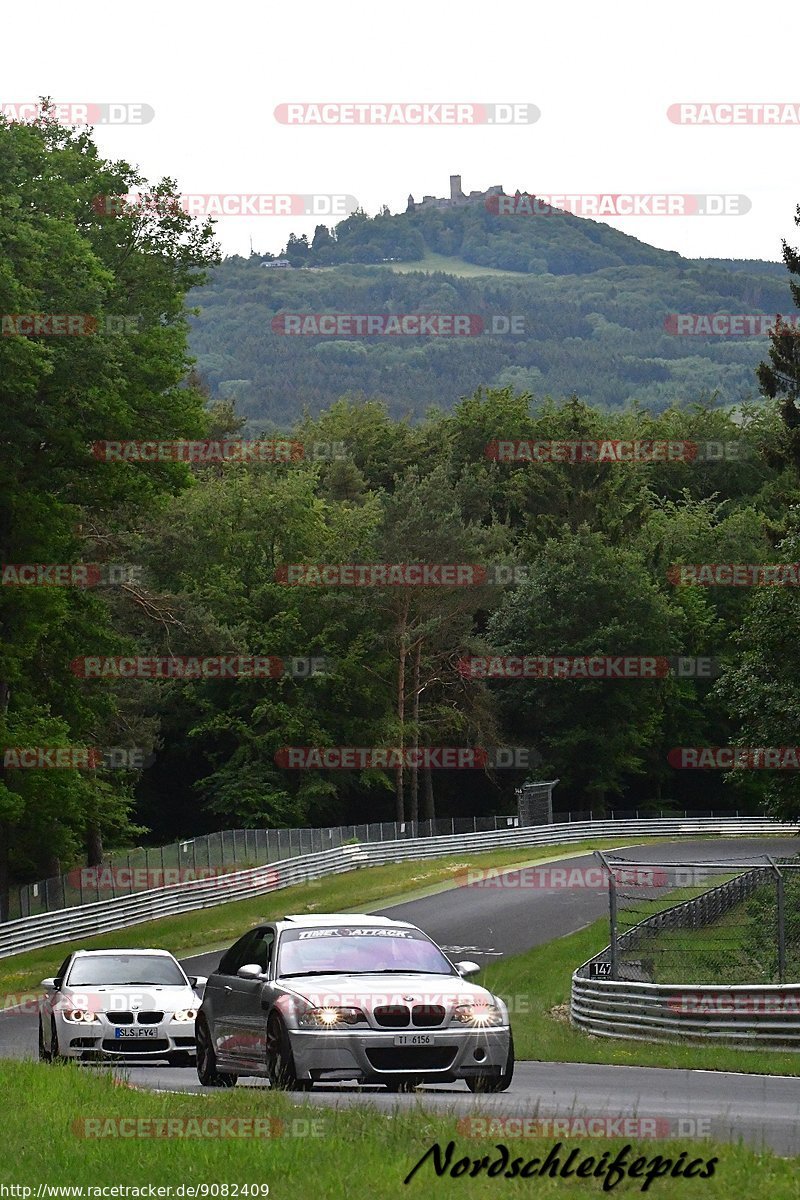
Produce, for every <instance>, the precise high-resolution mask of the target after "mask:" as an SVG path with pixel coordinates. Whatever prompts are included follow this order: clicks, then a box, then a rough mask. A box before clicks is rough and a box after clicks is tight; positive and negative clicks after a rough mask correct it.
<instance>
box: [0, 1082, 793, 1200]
mask: <svg viewBox="0 0 800 1200" xmlns="http://www.w3.org/2000/svg"><path fill="white" fill-rule="evenodd" d="M0 1090H2V1094H3V1095H5V1096H6V1097H8V1098H9V1099H11V1098H13V1103H8V1104H7V1105H6V1106H5V1112H4V1119H3V1149H4V1154H3V1156H2V1160H0V1182H3V1183H5V1184H13V1185H16V1186H17V1188H19V1187H20V1186H22V1187H27V1188H31V1189H32V1191H31V1192H29V1193H28V1196H31V1195H32V1196H34V1197H35V1196H36V1188H37V1186H38V1185H40V1184H49V1185H51V1186H55V1187H58V1186H59V1185H61V1186H70V1185H72V1186H81V1185H82V1186H83V1187H84V1188H89V1187H92V1188H99V1189H101V1188H103V1187H109V1186H114V1185H120V1184H121V1185H123V1186H124V1187H128V1188H132V1189H135V1188H143V1189H144V1191H143V1192H138V1193H137V1192H135V1191H130V1192H128V1193H127V1195H129V1196H132V1195H137V1194H138V1195H144V1196H147V1195H148V1190H147V1189H148V1185H153V1186H155V1187H165V1188H166V1187H169V1188H171V1194H172V1196H173V1197H175V1196H177V1195H181V1194H182V1195H191V1192H189V1191H188V1190H186V1189H188V1188H192V1187H198V1185H207V1186H208V1187H209V1191H208V1192H207V1193H206V1195H212V1192H211V1190H210V1186H211V1185H214V1184H216V1185H228V1189H229V1190H228V1191H227V1192H225V1191H224V1190H222V1187H220V1190H218V1191H217V1192H216V1193H215V1194H216V1195H218V1196H222V1197H225V1196H226V1195H227V1196H229V1197H232V1196H234V1195H236V1194H237V1193H235V1192H234V1190H233V1189H234V1187H235V1186H236V1185H238V1187H239V1189H240V1190H239V1191H238V1195H239V1196H243V1195H247V1194H248V1193H247V1192H243V1191H242V1190H241V1189H242V1186H243V1185H247V1186H248V1187H257V1188H258V1189H259V1190H258V1191H252V1192H250V1193H249V1195H250V1196H252V1195H257V1196H260V1195H262V1194H263V1193H262V1192H261V1190H260V1189H261V1188H262V1187H263V1185H265V1184H266V1185H268V1186H269V1189H270V1195H271V1196H272V1197H274V1198H275V1200H309V1198H311V1197H313V1198H314V1200H341V1197H342V1195H347V1197H348V1200H373V1198H374V1197H375V1196H380V1197H386V1198H389V1200H394V1198H395V1197H401V1196H404V1197H406V1196H407V1197H412V1198H413V1197H416V1196H426V1195H427V1196H430V1195H431V1194H433V1195H434V1196H443V1197H449V1196H454V1197H464V1196H468V1197H490V1196H491V1197H497V1196H502V1195H514V1196H517V1195H520V1194H524V1195H534V1194H535V1195H536V1196H537V1197H538V1196H545V1197H555V1196H563V1195H564V1189H565V1186H568V1187H569V1194H570V1195H589V1194H591V1195H593V1196H597V1195H598V1194H602V1182H601V1180H600V1179H594V1178H576V1177H575V1176H574V1175H573V1177H572V1178H571V1179H569V1180H565V1179H563V1178H559V1177H558V1176H556V1178H550V1177H549V1176H548V1175H545V1176H544V1177H543V1178H540V1177H538V1174H533V1172H531V1175H530V1177H529V1178H527V1179H524V1180H520V1179H519V1178H517V1179H516V1180H512V1181H510V1182H511V1188H510V1189H509V1188H508V1186H506V1187H503V1184H504V1183H505V1184H506V1185H507V1184H508V1183H509V1180H507V1179H506V1178H504V1177H503V1176H502V1175H500V1176H498V1175H495V1176H494V1177H493V1178H490V1177H488V1176H487V1173H486V1166H484V1170H483V1171H482V1172H481V1173H480V1174H479V1175H476V1176H475V1177H470V1173H469V1172H470V1170H471V1166H472V1164H471V1162H470V1163H468V1164H467V1166H466V1167H463V1168H462V1173H461V1174H460V1175H459V1176H458V1177H455V1178H454V1177H453V1176H452V1175H451V1174H450V1173H449V1172H448V1173H447V1174H444V1175H443V1176H442V1177H440V1178H437V1175H436V1173H435V1171H434V1169H433V1167H432V1161H431V1159H430V1158H429V1159H428V1160H427V1162H426V1163H425V1164H424V1165H423V1166H422V1167H420V1168H419V1170H417V1172H416V1173H415V1174H414V1176H413V1178H412V1179H411V1180H410V1182H409V1184H408V1185H407V1186H406V1185H404V1183H403V1180H404V1179H405V1178H406V1176H407V1175H408V1174H409V1172H411V1171H412V1170H413V1168H414V1167H415V1165H416V1164H417V1163H418V1162H419V1160H420V1159H421V1158H422V1157H423V1155H425V1153H426V1152H427V1151H428V1150H429V1148H430V1147H431V1146H432V1145H433V1144H434V1143H436V1142H438V1143H439V1145H440V1146H441V1147H442V1150H443V1152H444V1151H446V1148H447V1145H448V1143H449V1142H451V1141H452V1142H454V1151H453V1154H452V1158H451V1160H450V1161H451V1164H455V1163H457V1162H458V1160H459V1159H461V1158H462V1157H466V1158H468V1159H470V1160H480V1159H481V1158H483V1156H484V1155H486V1156H488V1159H487V1163H488V1164H491V1163H492V1162H494V1161H496V1160H497V1159H498V1154H499V1151H498V1149H497V1147H498V1143H500V1144H503V1145H506V1146H507V1147H508V1150H509V1152H510V1158H511V1159H512V1160H513V1159H515V1158H520V1159H521V1160H522V1164H524V1163H527V1162H528V1161H529V1160H531V1159H533V1158H538V1159H539V1160H540V1163H539V1164H536V1165H537V1167H538V1166H539V1165H540V1164H541V1162H542V1161H543V1160H544V1159H545V1157H546V1156H547V1154H548V1152H549V1151H551V1149H552V1148H553V1146H554V1145H555V1142H554V1140H552V1139H543V1138H535V1139H534V1138H525V1139H524V1140H523V1139H515V1138H504V1137H502V1136H501V1137H499V1138H498V1137H497V1136H493V1137H488V1138H480V1139H477V1138H474V1137H469V1136H466V1135H465V1132H464V1130H463V1127H462V1128H459V1125H458V1118H457V1117H455V1116H452V1115H451V1116H444V1115H439V1114H437V1115H435V1116H434V1115H432V1114H430V1113H429V1112H425V1111H423V1110H422V1109H421V1108H420V1107H419V1106H413V1107H410V1108H400V1107H399V1106H398V1107H396V1108H395V1109H394V1110H393V1112H392V1113H386V1112H379V1111H377V1110H376V1109H375V1108H374V1107H372V1106H363V1107H362V1106H360V1105H359V1106H357V1107H352V1108H346V1109H339V1110H335V1111H334V1110H332V1109H325V1108H318V1107H317V1106H316V1105H315V1106H311V1105H305V1106H301V1107H294V1106H293V1105H292V1104H291V1101H290V1100H289V1098H288V1097H287V1096H285V1095H281V1094H280V1093H277V1094H276V1093H273V1092H271V1091H269V1090H265V1089H254V1088H237V1089H235V1090H233V1091H229V1092H223V1093H220V1092H215V1093H206V1094H203V1095H199V1094H186V1093H184V1094H177V1093H164V1092H161V1093H154V1092H144V1091H138V1090H134V1089H130V1088H126V1087H119V1086H115V1085H114V1083H113V1081H112V1079H111V1077H110V1075H108V1074H106V1073H105V1072H102V1073H100V1074H97V1073H95V1072H89V1071H85V1070H81V1069H80V1068H76V1067H74V1066H71V1065H69V1066H64V1067H47V1066H44V1065H40V1064H38V1063H7V1062H4V1063H0ZM472 1111H473V1113H479V1112H480V1097H476V1098H475V1104H474V1108H473V1110H472ZM215 1118H217V1119H219V1118H222V1119H228V1120H230V1119H232V1118H241V1119H243V1120H244V1121H249V1122H255V1121H256V1120H258V1121H260V1122H262V1125H261V1126H260V1128H262V1129H263V1128H264V1127H265V1126H266V1125H267V1122H268V1121H275V1122H282V1123H283V1128H282V1130H281V1129H280V1128H279V1127H277V1126H272V1125H270V1126H268V1128H270V1130H271V1131H272V1132H273V1133H274V1135H275V1136H272V1137H270V1138H269V1140H268V1141H267V1142H265V1139H264V1137H263V1136H261V1137H253V1136H249V1137H247V1136H245V1137H237V1138H235V1139H234V1138H232V1137H231V1136H228V1137H219V1136H216V1137H215V1136H209V1135H206V1136H197V1133H200V1134H202V1132H203V1130H204V1129H205V1130H213V1129H214V1126H213V1124H211V1122H213V1121H214V1119H215ZM120 1119H121V1120H122V1121H123V1122H127V1124H125V1123H123V1124H122V1125H120V1124H119V1123H118V1121H119V1120H120ZM164 1119H167V1120H172V1121H176V1120H178V1121H180V1120H181V1119H184V1120H189V1121H193V1122H194V1125H193V1126H188V1127H186V1126H183V1127H182V1128H183V1129H184V1130H186V1132H185V1133H184V1135H183V1136H180V1135H178V1134H177V1132H175V1131H176V1126H175V1125H173V1126H172V1127H171V1128H172V1130H173V1133H172V1135H168V1136H164V1134H163V1133H162V1135H161V1136H155V1137H154V1136H153V1133H152V1131H153V1130H154V1129H155V1128H157V1127H156V1126H154V1125H153V1124H152V1122H153V1121H154V1120H155V1121H157V1120H164ZM87 1121H89V1122H92V1121H94V1124H93V1125H92V1124H89V1125H87V1124H86V1123H85V1122H87ZM134 1121H135V1122H137V1124H136V1125H134V1124H133V1123H132V1122H134ZM146 1121H150V1122H151V1123H150V1125H149V1129H150V1131H151V1132H150V1136H149V1137H148V1138H147V1140H144V1139H143V1137H142V1136H130V1131H131V1130H133V1131H139V1130H141V1129H142V1128H145V1129H147V1128H148V1126H142V1125H140V1124H138V1123H139V1122H146ZM202 1121H205V1122H206V1124H205V1126H203V1125H201V1124H200V1122H202ZM315 1122H316V1124H314V1123H315ZM251 1127H252V1128H255V1125H254V1124H253V1125H252V1126H251ZM169 1128H170V1127H169V1126H167V1127H166V1129H169ZM190 1128H193V1129H194V1130H196V1131H197V1133H195V1136H188V1129H190ZM228 1128H229V1129H230V1128H231V1127H230V1126H229V1127H228ZM312 1130H313V1132H314V1134H315V1136H309V1133H310V1132H311V1131H312ZM87 1131H91V1132H93V1133H95V1134H96V1133H101V1134H104V1136H90V1137H86V1136H85V1134H86V1132H87ZM125 1131H128V1132H127V1133H126V1132H125ZM120 1134H124V1136H120ZM625 1144H626V1143H624V1142H623V1141H621V1140H619V1139H613V1140H612V1139H603V1140H602V1141H600V1140H598V1139H590V1138H580V1139H571V1140H568V1141H564V1142H563V1143H562V1144H561V1146H562V1148H561V1149H560V1150H559V1151H556V1153H557V1154H558V1155H559V1160H560V1162H559V1166H563V1163H564V1159H565V1158H566V1157H567V1156H568V1154H569V1153H570V1151H572V1150H575V1151H577V1156H576V1158H575V1159H574V1160H573V1170H574V1169H575V1166H576V1165H578V1164H579V1163H580V1162H582V1161H583V1160H584V1159H585V1158H586V1157H587V1156H592V1157H593V1158H594V1164H593V1168H596V1166H598V1165H599V1163H598V1160H600V1159H601V1156H602V1155H603V1153H605V1152H607V1153H608V1159H606V1162H608V1161H609V1160H610V1159H613V1157H614V1156H615V1155H616V1153H617V1151H618V1150H620V1149H622V1147H623V1145H625ZM628 1145H629V1149H628V1162H629V1163H630V1162H631V1161H632V1160H633V1159H635V1158H637V1157H639V1156H642V1158H644V1159H646V1160H647V1165H646V1166H644V1167H643V1168H640V1170H644V1171H645V1172H647V1171H648V1169H649V1166H650V1164H651V1163H652V1160H653V1159H654V1158H655V1157H656V1156H657V1155H658V1156H661V1159H662V1160H670V1168H671V1167H672V1166H673V1164H674V1165H675V1166H677V1164H678V1163H680V1164H681V1166H684V1167H685V1166H686V1165H688V1163H689V1161H690V1160H692V1159H701V1160H703V1162H704V1163H709V1162H710V1160H711V1159H715V1160H716V1161H715V1163H714V1168H713V1171H714V1173H713V1175H712V1177H711V1178H704V1179H702V1180H700V1181H698V1180H697V1179H690V1180H687V1179H682V1178H671V1177H667V1178H666V1179H656V1180H655V1181H654V1182H653V1185H652V1187H648V1188H647V1191H646V1194H647V1195H648V1196H653V1197H663V1198H664V1200H674V1198H675V1197H679V1198H680V1197H683V1196H693V1197H694V1196H697V1195H700V1196H702V1197H703V1198H704V1200H723V1198H724V1200H729V1197H731V1196H737V1195H739V1196H744V1195H747V1196H748V1200H767V1198H770V1200H783V1198H784V1197H786V1198H788V1197H790V1196H791V1197H794V1196H796V1195H797V1190H796V1189H797V1174H796V1172H797V1166H796V1160H784V1159H780V1158H777V1157H775V1156H774V1155H772V1154H769V1153H755V1152H753V1151H751V1150H748V1149H746V1148H744V1147H742V1146H730V1145H719V1144H715V1143H712V1142H706V1141H692V1140H690V1139H686V1140H685V1141H684V1142H681V1143H678V1142H669V1141H659V1142H658V1143H655V1142H653V1141H650V1140H642V1141H638V1142H633V1143H632V1144H631V1143H629V1144H628ZM681 1151H685V1152H686V1157H685V1158H684V1159H683V1160H681V1159H680V1157H679V1156H680V1153H681ZM578 1156H579V1157H578ZM551 1161H552V1159H551ZM593 1168H590V1169H593ZM670 1168H667V1169H668V1170H669V1169H670ZM518 1169H519V1167H518ZM695 1169H696V1170H697V1171H700V1170H703V1167H697V1168H695ZM646 1182H647V1179H646V1175H645V1176H640V1177H639V1178H638V1179H630V1178H626V1179H624V1180H623V1181H622V1182H621V1183H619V1184H618V1185H617V1186H615V1187H613V1194H614V1195H616V1196H630V1195H641V1194H642V1193H643V1192H644V1191H645V1187H644V1185H645V1184H646ZM181 1185H183V1186H184V1191H183V1193H180V1192H179V1190H178V1189H179V1188H180V1186H181ZM5 1194H7V1195H9V1194H12V1193H5ZM13 1194H16V1195H17V1196H20V1197H22V1200H27V1197H26V1196H25V1193H23V1192H19V1191H17V1192H16V1193H13ZM45 1194H46V1193H45ZM100 1194H101V1195H102V1193H100ZM106 1194H107V1195H108V1194H109V1193H106ZM118 1194H121V1195H125V1194H126V1193H125V1192H121V1193H118ZM195 1194H198V1195H199V1194H200V1193H195ZM84 1196H85V1197H91V1193H90V1192H84Z"/></svg>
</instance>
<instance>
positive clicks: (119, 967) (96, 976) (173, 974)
mask: <svg viewBox="0 0 800 1200" xmlns="http://www.w3.org/2000/svg"><path fill="white" fill-rule="evenodd" d="M66 982H67V985H68V986H69V987H71V988H74V987H86V986H87V984H93V985H95V986H98V987H99V986H102V985H103V984H106V985H109V984H120V985H123V986H124V985H126V984H129V983H149V984H155V985H158V984H161V985H162V986H164V987H186V979H185V978H184V976H183V974H182V973H181V969H180V967H179V966H178V964H177V963H176V962H175V960H174V959H172V958H167V957H166V956H165V955H163V954H152V955H150V954H131V955H126V954H96V955H92V957H91V958H76V960H75V962H74V963H73V964H72V970H71V971H70V973H69V978H68V979H67V981H66Z"/></svg>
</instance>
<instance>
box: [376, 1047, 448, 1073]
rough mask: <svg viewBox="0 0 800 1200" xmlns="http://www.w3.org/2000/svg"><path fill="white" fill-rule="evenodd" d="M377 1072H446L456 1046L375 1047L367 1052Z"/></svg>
mask: <svg viewBox="0 0 800 1200" xmlns="http://www.w3.org/2000/svg"><path fill="white" fill-rule="evenodd" d="M366 1055H367V1058H368V1059H369V1063H370V1066H372V1067H374V1068H375V1070H376V1071H446V1070H447V1068H448V1067H450V1066H452V1064H453V1061H454V1059H455V1056H456V1047H455V1046H375V1047H373V1048H372V1049H369V1050H367V1051H366Z"/></svg>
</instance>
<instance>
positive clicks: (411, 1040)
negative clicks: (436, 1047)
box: [394, 1033, 433, 1046]
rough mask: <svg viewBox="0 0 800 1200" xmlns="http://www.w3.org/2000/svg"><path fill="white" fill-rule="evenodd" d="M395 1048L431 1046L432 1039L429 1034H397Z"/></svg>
mask: <svg viewBox="0 0 800 1200" xmlns="http://www.w3.org/2000/svg"><path fill="white" fill-rule="evenodd" d="M394 1044H395V1046H432V1045H433V1038H432V1036H431V1035H430V1034H429V1033H398V1034H395V1039H394Z"/></svg>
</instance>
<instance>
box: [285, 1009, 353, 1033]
mask: <svg viewBox="0 0 800 1200" xmlns="http://www.w3.org/2000/svg"><path fill="white" fill-rule="evenodd" d="M366 1019H367V1018H366V1017H365V1016H364V1014H363V1012H362V1011H361V1009H360V1008H332V1007H330V1006H328V1007H325V1008H309V1009H308V1010H307V1011H306V1012H304V1013H301V1014H300V1016H299V1017H298V1018H297V1023H298V1025H301V1026H302V1027H303V1028H304V1029H340V1028H341V1027H342V1026H343V1025H358V1024H359V1022H361V1021H366Z"/></svg>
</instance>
